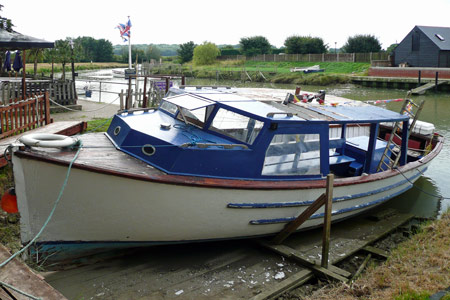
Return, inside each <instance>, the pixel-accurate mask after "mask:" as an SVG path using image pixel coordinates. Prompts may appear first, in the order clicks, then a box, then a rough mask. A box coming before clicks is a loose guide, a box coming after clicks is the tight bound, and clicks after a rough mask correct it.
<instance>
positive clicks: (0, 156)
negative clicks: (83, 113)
mask: <svg viewBox="0 0 450 300" xmlns="http://www.w3.org/2000/svg"><path fill="white" fill-rule="evenodd" d="M86 126H87V123H86V122H80V121H61V122H55V123H50V124H48V125H44V126H41V127H38V128H36V129H33V130H29V131H26V132H24V133H21V134H18V135H14V136H11V137H8V138H5V139H1V140H0V167H3V166H6V164H7V161H6V160H5V158H4V153H5V150H6V148H7V147H8V146H9V145H10V144H11V143H14V142H15V141H17V140H18V139H19V138H20V137H21V136H24V135H27V134H30V133H56V134H64V135H75V134H77V133H80V132H82V131H84V130H86Z"/></svg>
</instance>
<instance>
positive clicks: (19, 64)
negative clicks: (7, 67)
mask: <svg viewBox="0 0 450 300" xmlns="http://www.w3.org/2000/svg"><path fill="white" fill-rule="evenodd" d="M22 67H23V65H22V57H20V51H17V52H16V57H15V58H14V63H13V69H14V71H16V72H19V71H20V69H22Z"/></svg>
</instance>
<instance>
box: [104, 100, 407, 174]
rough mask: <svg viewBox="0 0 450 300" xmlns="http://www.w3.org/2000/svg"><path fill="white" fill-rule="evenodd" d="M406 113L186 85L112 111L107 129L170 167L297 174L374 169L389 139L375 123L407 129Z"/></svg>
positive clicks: (119, 142) (175, 170)
mask: <svg viewBox="0 0 450 300" xmlns="http://www.w3.org/2000/svg"><path fill="white" fill-rule="evenodd" d="M408 120H409V118H408V116H405V115H402V114H399V113H395V112H392V111H389V110H385V109H382V108H379V107H375V106H336V107H333V106H309V107H301V106H298V107H295V108H292V107H289V106H287V105H283V104H281V103H271V104H268V103H263V102H260V101H256V100H252V99H249V98H246V97H244V96H241V95H238V94H234V93H223V92H213V91H211V92H209V93H208V92H203V93H190V92H185V93H181V94H177V95H174V96H168V97H166V98H164V99H163V100H162V101H161V103H160V105H159V107H158V108H157V109H141V110H134V111H127V112H122V113H119V114H117V115H115V116H114V118H113V120H112V122H111V125H110V127H109V129H108V131H107V133H106V135H107V136H108V138H109V139H110V140H111V141H112V143H113V144H114V145H115V146H116V147H117V148H118V149H120V150H121V151H123V152H125V153H128V154H129V155H131V156H133V157H135V158H137V159H140V160H142V161H144V162H146V163H148V164H150V165H152V166H153V167H155V168H158V169H160V170H162V171H164V172H166V173H168V174H177V175H189V176H201V177H214V178H229V179H245V180H303V179H314V178H323V177H324V176H326V175H327V174H329V173H330V172H332V173H334V174H336V175H337V176H342V177H351V176H359V175H361V174H363V173H367V174H371V173H375V172H376V171H377V166H378V164H379V162H380V159H382V156H383V152H384V150H385V148H386V145H387V143H386V141H384V140H381V139H379V138H378V133H379V126H380V123H384V122H403V131H402V132H403V136H404V137H407V131H408V129H407V127H408ZM349 126H364V127H365V128H367V134H365V135H359V136H347V132H348V130H346V129H347V127H349ZM332 129H333V130H332ZM403 141H404V143H406V142H407V138H404V139H403ZM403 149H406V147H403V145H402V150H401V151H402V153H401V158H400V165H403V164H405V163H406V150H403Z"/></svg>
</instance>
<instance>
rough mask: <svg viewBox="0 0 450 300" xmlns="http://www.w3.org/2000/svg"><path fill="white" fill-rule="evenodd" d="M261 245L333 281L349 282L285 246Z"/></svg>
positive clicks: (262, 243) (265, 243) (264, 243)
mask: <svg viewBox="0 0 450 300" xmlns="http://www.w3.org/2000/svg"><path fill="white" fill-rule="evenodd" d="M261 245H263V246H264V247H266V248H269V249H271V250H273V251H275V252H276V253H278V254H281V255H283V256H285V257H286V258H290V259H293V260H296V261H298V262H299V263H301V264H302V265H304V266H306V267H308V268H310V269H311V270H313V271H314V272H315V273H318V274H321V275H323V276H324V277H326V278H333V279H336V280H339V281H342V282H347V278H345V277H343V276H341V275H339V274H337V273H334V272H333V271H331V270H330V269H326V268H323V267H321V266H319V265H316V264H315V263H312V262H311V261H310V260H308V259H307V258H305V256H304V255H303V254H302V253H301V252H299V251H297V250H295V249H292V248H290V247H288V246H285V245H273V244H270V243H267V242H261Z"/></svg>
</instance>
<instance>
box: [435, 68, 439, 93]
mask: <svg viewBox="0 0 450 300" xmlns="http://www.w3.org/2000/svg"><path fill="white" fill-rule="evenodd" d="M438 81H439V72H436V76H435V78H434V90H435V91H437V88H438Z"/></svg>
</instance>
